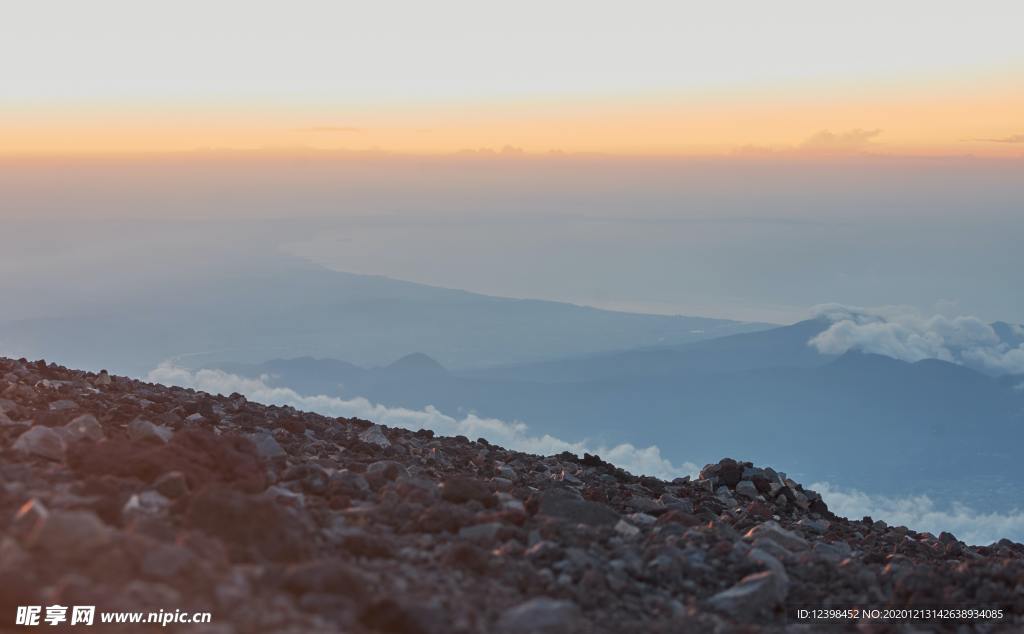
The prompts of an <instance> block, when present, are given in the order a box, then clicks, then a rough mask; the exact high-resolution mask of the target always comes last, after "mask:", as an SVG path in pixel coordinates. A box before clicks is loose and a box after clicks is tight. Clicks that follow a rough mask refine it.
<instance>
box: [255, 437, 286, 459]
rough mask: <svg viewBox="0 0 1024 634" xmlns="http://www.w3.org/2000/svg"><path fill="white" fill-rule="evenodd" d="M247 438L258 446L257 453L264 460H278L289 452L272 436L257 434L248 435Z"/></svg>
mask: <svg viewBox="0 0 1024 634" xmlns="http://www.w3.org/2000/svg"><path fill="white" fill-rule="evenodd" d="M247 437H248V438H249V440H250V441H252V444H254V445H256V451H257V452H258V453H259V454H260V455H261V456H263V457H264V458H277V457H278V456H284V455H287V452H286V451H285V450H284V448H283V447H281V443H279V442H277V439H275V438H274V437H273V436H272V435H271V434H268V433H266V432H256V433H254V434H248V436H247Z"/></svg>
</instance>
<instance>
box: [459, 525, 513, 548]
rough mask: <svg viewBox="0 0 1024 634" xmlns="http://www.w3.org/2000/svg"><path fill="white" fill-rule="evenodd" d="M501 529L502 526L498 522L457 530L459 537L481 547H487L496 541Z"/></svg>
mask: <svg viewBox="0 0 1024 634" xmlns="http://www.w3.org/2000/svg"><path fill="white" fill-rule="evenodd" d="M502 528H503V527H502V524H501V523H499V522H488V523H486V524H474V525H472V526H464V527H462V528H461V529H459V537H461V538H462V539H465V540H467V541H471V542H474V543H476V544H480V545H481V546H489V545H491V544H493V543H494V542H495V541H497V539H498V535H499V534H500V533H501V529H502Z"/></svg>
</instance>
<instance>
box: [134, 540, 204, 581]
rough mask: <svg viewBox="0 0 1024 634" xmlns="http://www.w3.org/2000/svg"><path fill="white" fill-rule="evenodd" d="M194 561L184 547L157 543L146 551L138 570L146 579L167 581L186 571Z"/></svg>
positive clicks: (189, 551) (193, 556) (190, 552)
mask: <svg viewBox="0 0 1024 634" xmlns="http://www.w3.org/2000/svg"><path fill="white" fill-rule="evenodd" d="M194 559H195V555H193V554H192V551H191V550H189V549H188V548H185V547H184V546H179V545H178V544H167V543H159V544H155V545H153V546H152V547H151V548H147V549H146V552H145V554H144V555H143V556H142V562H141V563H140V564H139V569H140V570H141V571H142V574H144V575H146V576H147V577H151V578H155V579H168V578H171V577H175V576H177V575H178V574H180V573H181V572H182V571H183V570H185V569H187V568H188V567H189V566H190V565H192V563H193V560H194Z"/></svg>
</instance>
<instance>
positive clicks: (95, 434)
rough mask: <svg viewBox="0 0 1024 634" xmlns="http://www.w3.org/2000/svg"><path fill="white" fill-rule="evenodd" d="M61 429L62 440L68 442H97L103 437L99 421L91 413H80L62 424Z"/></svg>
mask: <svg viewBox="0 0 1024 634" xmlns="http://www.w3.org/2000/svg"><path fill="white" fill-rule="evenodd" d="M62 429H63V431H64V434H63V435H64V440H65V441H66V442H69V443H74V442H78V441H79V440H91V441H93V442H99V441H100V440H103V438H104V434H103V427H101V426H100V422H99V421H98V420H96V417H95V416H93V415H92V414H82V415H81V416H78V417H76V418H75V419H74V420H72V421H71V422H70V423H68V424H67V425H64V427H63V428H62Z"/></svg>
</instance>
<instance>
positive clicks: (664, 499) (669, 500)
mask: <svg viewBox="0 0 1024 634" xmlns="http://www.w3.org/2000/svg"><path fill="white" fill-rule="evenodd" d="M658 501H659V502H661V503H662V504H664V505H665V506H666V507H668V508H670V509H675V510H677V511H683V512H684V513H693V502H691V501H690V500H688V499H686V498H679V497H676V496H674V495H671V494H669V493H663V494H662V496H661V497H660V498H658Z"/></svg>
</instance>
